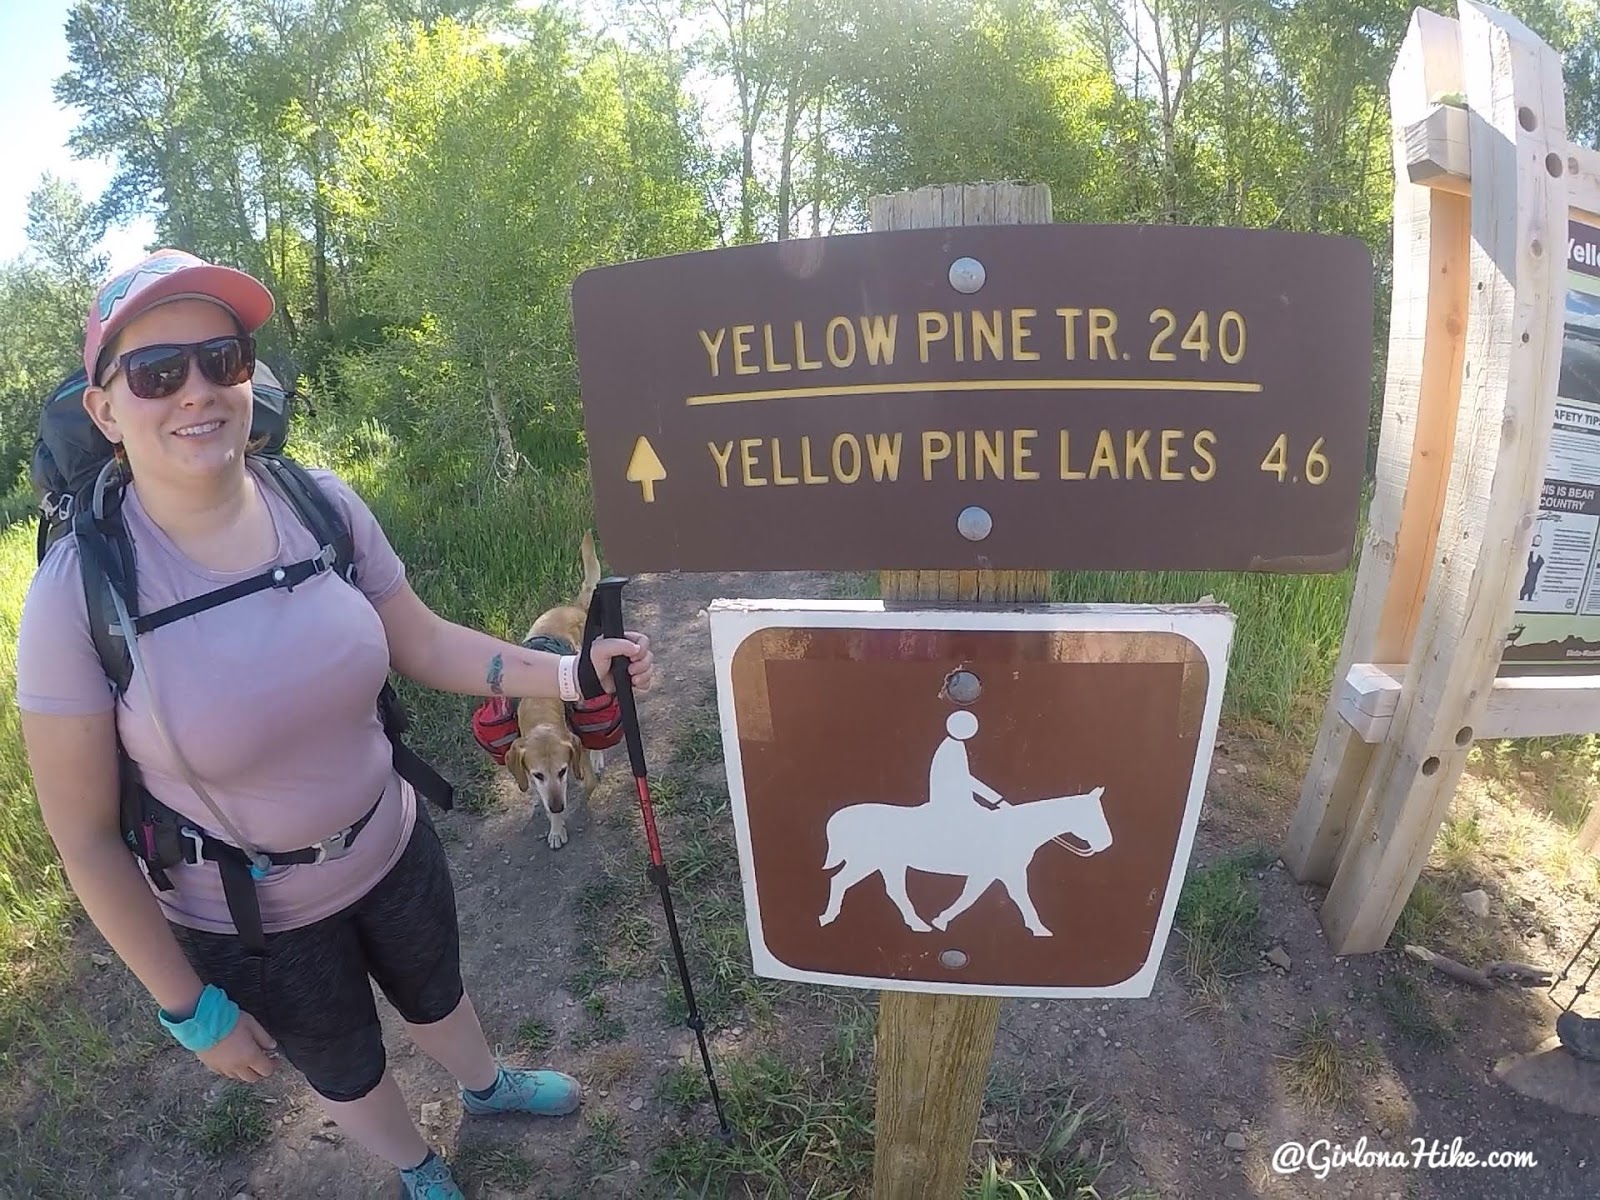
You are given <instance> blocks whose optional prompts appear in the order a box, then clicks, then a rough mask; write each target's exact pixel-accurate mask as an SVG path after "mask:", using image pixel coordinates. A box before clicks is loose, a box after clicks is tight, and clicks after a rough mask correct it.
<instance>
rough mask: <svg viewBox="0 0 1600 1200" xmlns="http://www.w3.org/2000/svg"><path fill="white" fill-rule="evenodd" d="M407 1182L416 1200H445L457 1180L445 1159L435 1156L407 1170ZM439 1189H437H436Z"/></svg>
mask: <svg viewBox="0 0 1600 1200" xmlns="http://www.w3.org/2000/svg"><path fill="white" fill-rule="evenodd" d="M405 1178H406V1184H407V1187H408V1189H409V1191H410V1194H411V1195H412V1196H413V1197H414V1198H415V1200H445V1198H446V1197H447V1196H449V1195H451V1193H450V1192H448V1191H447V1190H446V1189H448V1188H449V1187H450V1186H451V1185H452V1184H454V1183H455V1180H454V1179H453V1178H451V1175H450V1167H449V1165H448V1164H446V1162H445V1161H444V1159H442V1158H438V1157H435V1158H433V1159H431V1160H430V1161H429V1162H427V1163H425V1164H424V1165H423V1166H420V1167H417V1168H416V1169H415V1170H411V1171H407V1172H405ZM436 1189H437V1190H436Z"/></svg>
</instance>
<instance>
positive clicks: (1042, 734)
mask: <svg viewBox="0 0 1600 1200" xmlns="http://www.w3.org/2000/svg"><path fill="white" fill-rule="evenodd" d="M709 615H710V625H711V641H712V653H713V657H714V660H715V665H716V675H717V693H718V703H719V706H720V712H721V721H722V734H723V746H724V751H725V758H726V762H727V771H728V783H729V792H730V795H731V797H732V800H733V805H732V807H733V816H734V825H735V829H736V832H737V837H738V846H739V862H740V868H741V874H742V876H743V880H744V893H745V913H746V918H747V924H748V930H749V936H750V945H751V952H752V959H753V963H754V968H755V971H756V973H757V974H759V975H766V976H770V977H775V978H780V979H790V980H800V981H804V982H812V983H821V984H840V985H845V986H854V987H861V988H874V989H889V990H908V991H929V992H951V993H968V994H974V995H1005V996H1057V997H1067V996H1131V997H1140V996H1148V995H1149V994H1150V990H1151V987H1152V986H1153V983H1154V980H1155V976H1156V971H1157V968H1158V966H1159V964H1160V961H1161V956H1162V952H1163V950H1164V948H1165V946H1166V942H1167V936H1168V932H1169V930H1170V928H1171V923H1172V915H1173V910H1174V908H1175V907H1176V905H1177V901H1178V894H1179V891H1180V889H1181V887H1182V883H1183V876H1184V870H1185V868H1186V866H1187V863H1188V859H1189V851H1190V846H1191V844H1192V842H1193V838H1194V830H1195V824H1196V822H1197V821H1198V819H1199V814H1200V803H1201V798H1202V796H1203V794H1204V791H1205V782H1206V778H1207V776H1208V773H1209V771H1210V763H1211V752H1212V746H1213V743H1214V741H1215V738H1216V731H1217V719H1218V714H1219V711H1220V708H1221V703H1222V694H1223V685H1224V679H1225V675H1226V670H1227V660H1228V652H1229V648H1230V645H1231V641H1232V636H1233V616H1232V614H1231V613H1229V612H1228V610H1227V609H1226V608H1223V607H1222V606H1219V605H1210V604H1201V605H1186V606H1172V607H1157V606H1142V605H1114V606H1113V605H1107V606H1098V605H1091V606H1076V605H1075V606H1067V605H1037V606H1029V607H1027V608H1026V609H1022V610H1010V611H1001V610H988V609H961V608H957V607H945V608H928V609H917V610H906V611H895V610H893V609H886V608H885V607H884V605H883V603H882V602H880V601H806V600H718V601H716V602H715V603H714V604H713V605H712V606H711V608H710V613H709Z"/></svg>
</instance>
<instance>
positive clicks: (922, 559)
mask: <svg viewBox="0 0 1600 1200" xmlns="http://www.w3.org/2000/svg"><path fill="white" fill-rule="evenodd" d="M573 313H574V326H575V332H576V340H577V347H578V359H579V372H580V381H581V392H582V402H583V411H584V423H585V434H586V440H587V447H588V452H589V461H590V470H591V476H592V481H593V486H594V494H595V508H596V516H597V524H598V527H599V532H600V537H601V540H602V542H603V544H604V545H605V548H606V554H607V560H608V563H609V564H610V566H611V567H612V569H614V570H617V571H626V572H637V571H660V570H688V571H722V570H798V569H811V570H870V569H894V568H906V569H911V568H930V569H952V570H959V569H969V570H982V569H989V570H1009V569H1047V568H1057V569H1094V568H1128V569H1140V570H1158V569H1205V568H1217V569H1232V570H1259V571H1283V572H1311V571H1337V570H1339V569H1341V568H1342V567H1343V566H1344V565H1346V564H1347V563H1348V562H1349V561H1350V556H1351V552H1352V549H1353V543H1354V533H1355V522H1356V512H1357V505H1358V503H1359V497H1360V487H1361V480H1362V476H1363V473H1364V470H1365V466H1366V454H1367V445H1366V436H1367V430H1368V414H1369V412H1370V406H1371V396H1372V393H1371V364H1372V353H1371V351H1372V268H1371V261H1370V259H1369V257H1368V255H1367V252H1366V250H1365V248H1364V247H1363V246H1362V245H1361V244H1360V243H1359V242H1357V241H1355V240H1353V239H1346V238H1333V237H1322V236H1316V235H1309V234H1293V233H1285V232H1281V231H1260V230H1231V229H1203V228H1190V227H1165V226H1163V227H1141V226H1097V227H1088V226H1071V225H1032V226H1021V225H1019V226H976V227H971V226H969V227H962V228H952V229H928V230H913V231H901V232H893V233H870V234H849V235H842V236H834V237H826V238H814V239H801V240H794V241H785V242H779V243H766V244H759V245H750V246H739V247H733V248H729V249H722V250H712V251H705V252H699V253H692V254H683V255H674V256H670V257H667V258H659V259H649V260H645V261H642V262H633V263H624V264H620V265H616V266H608V267H601V268H596V269H594V270H591V271H587V272H585V273H584V274H583V275H581V276H579V278H578V280H577V282H576V283H575V285H574V288H573Z"/></svg>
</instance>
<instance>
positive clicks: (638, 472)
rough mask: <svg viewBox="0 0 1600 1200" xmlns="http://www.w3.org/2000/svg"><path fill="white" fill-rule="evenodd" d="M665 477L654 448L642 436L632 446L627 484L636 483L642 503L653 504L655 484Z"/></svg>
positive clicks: (665, 470) (664, 468) (665, 471)
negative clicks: (642, 498) (641, 496)
mask: <svg viewBox="0 0 1600 1200" xmlns="http://www.w3.org/2000/svg"><path fill="white" fill-rule="evenodd" d="M666 477H667V469H666V467H664V466H662V465H661V459H660V458H659V457H658V456H657V455H656V450H655V447H654V446H652V445H651V444H650V439H649V438H647V437H645V436H644V435H643V434H641V435H640V436H639V440H638V441H636V442H635V443H634V444H633V457H631V458H630V459H628V482H629V483H637V484H638V485H639V487H640V489H641V490H642V491H643V492H644V502H645V503H646V504H654V503H655V500H656V484H657V483H659V482H660V481H661V480H663V479H665V478H666Z"/></svg>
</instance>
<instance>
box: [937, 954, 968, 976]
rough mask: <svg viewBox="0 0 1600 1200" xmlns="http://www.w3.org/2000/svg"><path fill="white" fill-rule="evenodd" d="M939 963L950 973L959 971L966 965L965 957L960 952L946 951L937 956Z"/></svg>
mask: <svg viewBox="0 0 1600 1200" xmlns="http://www.w3.org/2000/svg"><path fill="white" fill-rule="evenodd" d="M939 961H940V962H941V963H942V964H943V965H945V966H947V967H949V968H950V969H951V970H952V971H959V970H960V969H961V968H962V967H964V966H966V965H967V956H966V955H965V954H964V953H962V952H961V951H960V950H946V951H945V952H944V953H943V954H941V955H939Z"/></svg>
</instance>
